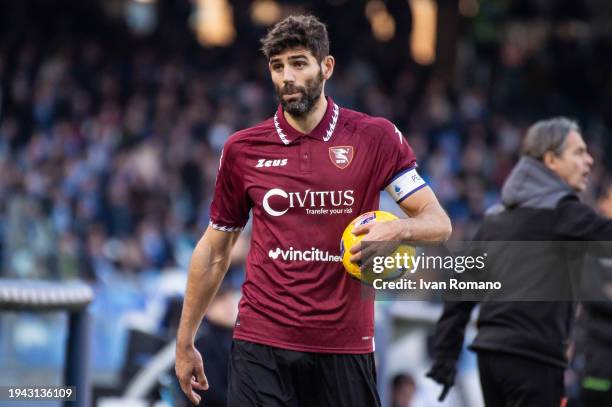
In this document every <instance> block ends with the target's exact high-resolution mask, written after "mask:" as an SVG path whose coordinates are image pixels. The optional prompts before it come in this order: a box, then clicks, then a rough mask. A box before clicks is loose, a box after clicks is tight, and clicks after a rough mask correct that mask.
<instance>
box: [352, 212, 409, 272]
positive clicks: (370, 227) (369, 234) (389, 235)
mask: <svg viewBox="0 0 612 407" xmlns="http://www.w3.org/2000/svg"><path fill="white" fill-rule="evenodd" d="M405 221H407V220H406V219H395V220H392V221H389V222H371V223H366V224H365V225H359V226H355V228H354V229H353V234H354V235H356V236H359V235H365V236H364V237H363V240H366V241H368V242H387V241H394V240H402V232H403V231H404V228H405V224H404V222H405ZM361 249H362V245H361V241H359V242H357V243H356V244H355V245H353V247H351V254H352V256H351V262H353V263H358V262H359V261H361V259H362V253H361Z"/></svg>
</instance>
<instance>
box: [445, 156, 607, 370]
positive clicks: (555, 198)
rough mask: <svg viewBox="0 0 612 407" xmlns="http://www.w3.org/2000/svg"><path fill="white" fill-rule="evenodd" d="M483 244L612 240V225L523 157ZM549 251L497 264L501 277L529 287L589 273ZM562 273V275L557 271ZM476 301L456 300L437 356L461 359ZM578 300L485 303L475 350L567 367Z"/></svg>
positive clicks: (490, 215) (448, 307) (448, 308)
mask: <svg viewBox="0 0 612 407" xmlns="http://www.w3.org/2000/svg"><path fill="white" fill-rule="evenodd" d="M474 240H478V241H540V242H552V241H612V221H609V220H607V219H605V218H603V217H601V216H599V215H598V214H597V213H595V212H594V211H593V210H592V209H591V208H590V207H589V206H587V205H585V204H584V203H582V202H580V200H579V198H578V196H577V195H576V193H575V192H574V191H573V190H572V189H571V188H570V186H569V185H568V184H566V183H565V182H563V181H562V180H561V179H560V178H559V177H558V176H557V175H556V174H555V173H553V172H552V171H550V170H549V169H548V168H547V167H545V166H544V165H543V164H542V163H541V162H539V161H537V160H534V159H532V158H528V157H523V158H521V160H520V161H519V162H518V164H517V165H516V166H515V167H514V169H513V170H512V173H511V174H510V176H509V177H508V179H507V180H506V182H505V184H504V186H503V188H502V203H501V204H499V205H497V206H495V207H493V208H491V210H489V211H487V214H486V216H485V219H484V221H483V224H482V226H481V227H480V229H479V231H478V232H477V234H476V236H475V238H474ZM572 256H573V260H574V262H568V258H567V257H565V258H564V256H559V255H558V253H547V254H545V255H538V256H537V257H536V256H533V257H531V258H529V256H525V257H523V258H519V257H520V256H516V257H517V258H516V259H515V260H512V259H511V260H510V261H506V262H501V263H499V264H496V265H495V267H496V269H495V272H496V273H497V274H498V275H504V274H507V275H512V278H515V279H522V281H524V282H525V285H528V284H547V282H549V281H551V279H566V280H567V281H568V284H567V285H566V286H569V285H571V284H570V280H571V279H572V273H575V272H577V271H576V270H578V272H579V270H580V268H581V260H582V258H581V256H576V253H573V254H572ZM551 270H554V274H553V273H551ZM475 305H476V303H475V302H467V301H466V302H448V303H446V304H445V307H444V312H443V314H442V316H441V317H440V319H439V321H438V323H437V324H436V329H435V333H434V337H433V353H434V358H436V359H438V360H441V359H457V357H458V355H459V353H460V351H461V347H462V344H463V337H464V333H465V326H466V324H467V323H468V321H469V319H470V314H471V312H472V309H473V308H474V306H475ZM574 311H575V307H574V304H573V302H567V301H566V302H560V301H549V302H519V301H516V302H493V301H490V302H489V301H488V302H484V303H483V304H482V305H481V307H480V314H479V317H478V323H477V325H478V335H477V336H476V339H475V340H474V342H473V343H472V345H471V347H470V348H471V349H473V350H475V351H494V352H504V353H508V354H514V355H518V356H523V357H527V358H531V359H534V360H537V361H540V362H544V363H547V364H551V365H554V366H559V367H565V366H566V365H567V358H566V352H567V345H568V341H569V337H570V331H571V327H572V323H573V319H574Z"/></svg>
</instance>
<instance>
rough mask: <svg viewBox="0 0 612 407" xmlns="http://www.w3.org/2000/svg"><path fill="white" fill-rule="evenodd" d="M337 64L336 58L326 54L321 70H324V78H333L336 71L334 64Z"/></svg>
mask: <svg viewBox="0 0 612 407" xmlns="http://www.w3.org/2000/svg"><path fill="white" fill-rule="evenodd" d="M335 64H336V60H335V59H334V57H332V56H331V55H328V56H326V57H325V58H323V60H322V61H321V72H323V78H325V80H328V79H329V78H331V76H332V74H333V73H334V65H335Z"/></svg>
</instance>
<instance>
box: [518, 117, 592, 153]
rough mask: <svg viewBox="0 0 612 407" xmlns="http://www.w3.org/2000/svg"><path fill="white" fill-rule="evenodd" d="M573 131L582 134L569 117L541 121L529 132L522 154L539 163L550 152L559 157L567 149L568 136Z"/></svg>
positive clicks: (530, 128) (533, 125)
mask: <svg viewBox="0 0 612 407" xmlns="http://www.w3.org/2000/svg"><path fill="white" fill-rule="evenodd" d="M572 131H575V132H576V133H580V132H581V130H580V126H579V125H578V123H577V122H575V121H574V120H571V119H568V118H567V117H554V118H552V119H547V120H540V121H539V122H536V123H534V124H532V125H531V127H529V130H527V135H526V136H525V139H524V140H523V146H522V148H521V154H522V155H525V156H528V157H531V158H535V159H536V160H539V161H542V160H543V159H544V154H545V153H547V152H549V151H550V152H552V153H554V154H555V155H557V156H559V155H561V153H562V152H563V149H564V148H565V142H566V141H567V136H568V135H569V134H570V133H571V132H572Z"/></svg>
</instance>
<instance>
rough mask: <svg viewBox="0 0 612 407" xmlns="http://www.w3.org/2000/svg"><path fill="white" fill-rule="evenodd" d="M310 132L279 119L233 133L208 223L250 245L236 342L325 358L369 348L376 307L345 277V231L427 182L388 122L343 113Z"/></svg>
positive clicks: (332, 110) (329, 113)
mask: <svg viewBox="0 0 612 407" xmlns="http://www.w3.org/2000/svg"><path fill="white" fill-rule="evenodd" d="M327 103H328V106H327V110H326V113H325V115H324V117H323V119H322V120H321V122H320V123H319V124H318V125H317V127H316V128H315V129H314V130H313V131H312V132H311V133H310V134H302V133H300V132H298V131H297V130H295V129H294V128H292V127H291V126H290V125H289V124H288V123H287V121H286V120H285V117H284V115H283V111H282V109H281V107H280V106H279V108H278V111H277V112H276V114H275V115H274V117H272V118H270V119H269V120H267V121H265V122H263V123H261V124H259V125H257V126H255V127H252V128H248V129H246V130H242V131H240V132H238V133H236V134H234V135H232V136H231V137H230V138H229V139H228V141H227V142H226V144H225V146H224V149H223V154H222V158H221V163H220V168H219V173H218V175H217V181H216V186H215V193H214V198H213V202H212V205H211V222H210V223H211V225H212V227H213V228H215V229H218V230H222V231H237V230H240V229H241V228H243V227H244V226H245V224H246V222H247V220H248V217H249V212H250V211H252V217H253V224H252V239H251V248H250V251H249V254H248V256H247V263H246V278H245V281H244V283H243V286H242V299H241V301H240V304H239V314H238V319H237V321H236V326H235V330H234V338H236V339H242V340H247V341H252V342H256V343H262V344H267V345H271V346H276V347H279V348H285V349H291V350H297V351H306V352H328V353H367V352H371V351H372V350H373V336H374V307H373V305H374V304H373V302H372V301H371V300H366V299H363V298H362V295H361V284H362V283H361V282H360V281H359V280H357V279H355V278H353V277H351V276H349V274H348V273H346V272H345V271H344V268H343V266H342V263H341V258H340V238H341V235H342V232H343V230H344V229H345V227H346V226H347V225H348V224H349V222H350V221H351V220H352V219H353V218H355V217H356V216H358V215H360V214H362V213H364V212H367V211H372V210H376V209H378V203H379V196H380V191H381V190H382V189H387V191H388V192H389V193H390V194H391V195H392V196H393V197H394V198H395V200H396V201H397V202H401V201H402V200H403V199H405V198H406V197H408V196H409V195H410V194H412V193H413V192H415V191H416V190H418V189H420V188H422V187H423V186H425V182H424V181H423V180H422V179H421V178H420V177H419V176H418V174H417V173H416V169H415V167H416V159H415V156H414V153H413V151H412V149H411V148H410V146H409V144H408V142H407V140H406V139H405V138H404V137H403V136H402V134H401V133H400V131H399V130H398V129H397V128H396V127H395V126H394V125H393V124H392V123H390V122H389V121H387V120H385V119H382V118H376V117H371V116H368V115H365V114H362V113H358V112H355V111H352V110H349V109H344V108H340V107H338V105H336V104H335V103H334V102H333V101H332V100H331V99H330V98H328V99H327Z"/></svg>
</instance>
